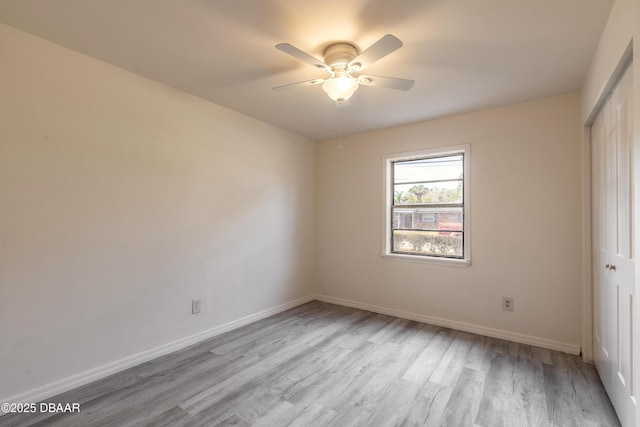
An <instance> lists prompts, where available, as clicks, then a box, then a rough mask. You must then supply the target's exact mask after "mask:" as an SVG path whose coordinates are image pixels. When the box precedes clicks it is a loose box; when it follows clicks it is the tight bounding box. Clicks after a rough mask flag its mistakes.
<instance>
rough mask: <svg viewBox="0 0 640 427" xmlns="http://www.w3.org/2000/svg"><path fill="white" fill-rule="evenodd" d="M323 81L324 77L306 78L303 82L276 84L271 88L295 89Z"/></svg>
mask: <svg viewBox="0 0 640 427" xmlns="http://www.w3.org/2000/svg"><path fill="white" fill-rule="evenodd" d="M322 82H324V79H313V80H306V81H304V82H298V83H291V84H288V85H283V86H276V87H274V88H272V89H273V90H278V91H280V90H288V89H295V88H298V87H305V86H312V85H317V84H320V83H322Z"/></svg>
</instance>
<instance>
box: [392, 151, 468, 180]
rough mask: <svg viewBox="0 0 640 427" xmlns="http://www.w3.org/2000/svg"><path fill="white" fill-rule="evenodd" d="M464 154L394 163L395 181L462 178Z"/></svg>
mask: <svg viewBox="0 0 640 427" xmlns="http://www.w3.org/2000/svg"><path fill="white" fill-rule="evenodd" d="M462 157H463V156H462V155H461V154H460V155H454V156H447V157H434V158H430V159H420V160H407V161H400V162H395V163H394V164H393V165H394V166H393V178H394V183H396V184H400V183H407V182H419V181H436V180H442V179H458V178H462V171H463V165H462Z"/></svg>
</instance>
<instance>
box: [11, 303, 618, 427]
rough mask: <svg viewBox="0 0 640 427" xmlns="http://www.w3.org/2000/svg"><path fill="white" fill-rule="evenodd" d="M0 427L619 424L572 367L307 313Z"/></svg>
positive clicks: (260, 325) (157, 363)
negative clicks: (73, 409)
mask: <svg viewBox="0 0 640 427" xmlns="http://www.w3.org/2000/svg"><path fill="white" fill-rule="evenodd" d="M47 401H48V402H61V403H66V402H68V403H74V402H79V403H80V404H81V412H80V414H47V413H40V414H30V415H27V414H9V415H5V416H2V417H0V427H5V426H12V427H13V426H19V427H22V426H29V427H33V426H46V427H51V426H54V427H56V426H64V427H74V426H82V427H86V426H89V427H92V426H100V427H103V426H117V427H126V426H154V427H156V426H171V427H181V426H184V427H197V426H260V425H263V426H265V425H266V426H274V427H280V426H283V427H284V426H294V427H301V426H304V427H313V426H322V427H324V426H340V427H343V426H352V425H353V426H356V425H361V426H376V427H377V426H385V427H386V426H395V425H397V426H421V427H474V426H477V427H496V426H505V427H506V426H508V427H512V426H527V427H557V426H559V427H570V426H580V427H597V426H599V427H616V426H619V423H618V420H617V418H616V415H615V412H614V410H613V407H612V406H611V402H610V401H609V399H608V397H607V395H606V393H605V392H604V389H603V387H602V384H601V383H600V380H599V378H598V374H597V372H596V371H595V368H594V366H593V365H589V364H584V363H582V361H581V360H580V358H579V357H578V356H572V355H568V354H564V353H559V352H555V351H551V350H546V349H542V348H538V347H533V346H528V345H524V344H518V343H513V342H508V341H504V340H499V339H496V338H489V337H483V336H478V335H473V334H469V333H466V332H459V331H454V330H451V329H447V328H442V327H438V326H433V325H427V324H421V323H418V322H414V321H409V320H405V319H398V318H394V317H391V316H385V315H382V314H375V313H370V312H366V311H363V310H356V309H351V308H348V307H342V306H336V305H332V304H327V303H321V302H317V301H314V302H311V303H308V304H304V305H301V306H299V307H295V308H294V309H291V310H289V311H286V312H283V313H279V314H277V315H275V316H271V317H269V318H267V319H263V320H261V321H258V322H255V323H252V324H250V325H247V326H244V327H242V328H239V329H236V330H233V331H229V332H227V333H225V334H222V335H220V336H218V337H214V338H212V339H209V340H206V341H203V342H201V343H198V344H196V345H193V346H191V347H189V348H187V349H184V350H181V351H178V352H176V353H173V354H170V355H166V356H162V357H160V358H158V359H155V360H152V361H150V362H146V363H143V364H141V365H139V366H136V367H133V368H131V369H128V370H126V371H123V372H120V373H118V374H115V375H112V376H110V377H107V378H104V379H102V380H99V381H96V382H94V383H92V384H88V385H86V386H83V387H79V388H78V389H75V390H72V391H69V392H67V393H64V394H61V395H59V396H56V397H54V398H52V399H48V400H47Z"/></svg>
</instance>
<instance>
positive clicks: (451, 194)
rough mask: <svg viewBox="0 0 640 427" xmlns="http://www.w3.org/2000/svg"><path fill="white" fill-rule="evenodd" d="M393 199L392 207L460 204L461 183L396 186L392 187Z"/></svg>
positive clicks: (448, 182) (446, 182)
mask: <svg viewBox="0 0 640 427" xmlns="http://www.w3.org/2000/svg"><path fill="white" fill-rule="evenodd" d="M393 199H394V205H406V204H420V203H462V181H444V182H433V183H428V184H399V185H398V184H396V185H394V186H393Z"/></svg>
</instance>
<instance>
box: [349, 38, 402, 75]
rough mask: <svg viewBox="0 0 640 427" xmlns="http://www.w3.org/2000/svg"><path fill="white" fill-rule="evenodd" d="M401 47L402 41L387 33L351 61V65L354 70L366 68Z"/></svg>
mask: <svg viewBox="0 0 640 427" xmlns="http://www.w3.org/2000/svg"><path fill="white" fill-rule="evenodd" d="M401 47H402V42H401V41H400V40H398V38H397V37H395V36H392V35H391V34H387V35H385V36H384V37H382V38H381V39H380V40H378V41H377V42H375V43H374V44H372V45H371V46H369V48H367V49H365V50H364V51H363V52H362V53H361V54H360V55H358V56H356V57H355V58H354V59H353V60H352V61H351V62H349V67H350V68H351V69H352V70H354V71H358V70H364V69H365V68H366V67H368V66H369V65H371V64H373V63H374V62H376V61H377V60H379V59H382V58H384V57H385V56H387V55H389V54H390V53H391V52H393V51H394V50H397V49H400V48H401Z"/></svg>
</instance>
